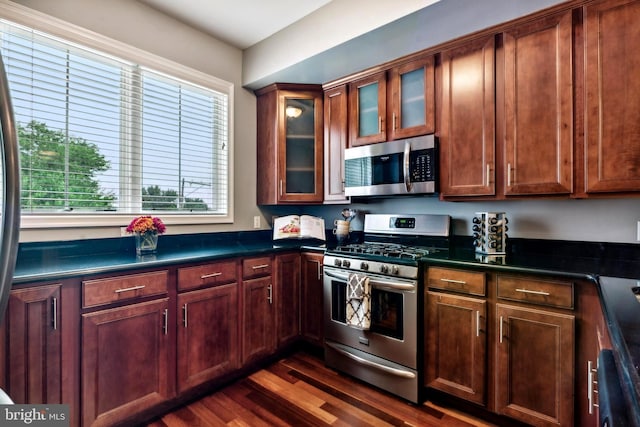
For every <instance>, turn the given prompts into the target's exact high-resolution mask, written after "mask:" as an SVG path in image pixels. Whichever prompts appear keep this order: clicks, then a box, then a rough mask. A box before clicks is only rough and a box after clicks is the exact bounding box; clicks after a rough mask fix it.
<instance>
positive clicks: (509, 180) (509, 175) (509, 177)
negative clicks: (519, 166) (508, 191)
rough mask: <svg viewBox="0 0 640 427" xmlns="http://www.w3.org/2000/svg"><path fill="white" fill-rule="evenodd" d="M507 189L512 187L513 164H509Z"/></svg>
mask: <svg viewBox="0 0 640 427" xmlns="http://www.w3.org/2000/svg"><path fill="white" fill-rule="evenodd" d="M507 187H511V163H508V164H507Z"/></svg>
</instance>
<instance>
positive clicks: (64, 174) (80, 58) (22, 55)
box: [0, 20, 233, 226]
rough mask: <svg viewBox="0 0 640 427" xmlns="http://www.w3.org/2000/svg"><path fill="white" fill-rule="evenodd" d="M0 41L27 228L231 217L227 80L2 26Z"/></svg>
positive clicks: (229, 90)
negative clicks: (138, 218) (194, 78)
mask: <svg viewBox="0 0 640 427" xmlns="http://www.w3.org/2000/svg"><path fill="white" fill-rule="evenodd" d="M0 38H1V39H0V43H1V47H0V52H1V53H2V57H3V60H4V63H5V68H6V72H7V77H8V81H9V89H10V92H11V97H12V101H13V108H14V115H15V118H16V125H17V127H18V136H19V140H20V156H21V186H22V189H21V190H22V193H21V207H22V222H23V225H24V224H25V219H26V220H27V224H35V225H34V226H37V224H38V221H37V220H36V221H29V220H30V219H31V218H38V219H42V221H40V223H41V224H46V225H47V226H51V225H54V226H55V225H59V226H65V225H69V226H73V225H75V226H77V225H92V224H95V225H106V224H107V223H110V222H111V223H121V222H123V221H122V219H121V218H122V215H123V214H126V216H127V218H129V217H131V216H132V215H137V214H140V213H153V214H154V215H156V214H162V215H163V219H165V218H166V219H167V220H168V222H169V223H192V222H194V221H193V219H194V218H197V219H196V221H195V222H196V223H198V222H199V223H202V222H228V221H229V220H230V219H232V211H231V208H230V206H231V204H230V189H231V188H232V186H231V185H230V184H231V183H230V176H231V175H230V170H229V168H230V160H231V156H230V150H231V147H230V144H231V138H230V134H229V128H230V126H229V123H230V117H229V111H230V105H231V93H232V87H233V86H232V85H231V84H228V83H226V82H222V81H219V80H218V79H214V78H211V79H210V80H211V84H207V82H206V81H204V82H202V80H203V79H202V76H198V77H199V79H198V80H201V81H200V82H198V83H194V82H191V81H189V80H187V79H184V78H178V77H175V76H173V75H171V74H170V73H169V72H166V71H164V70H162V69H158V68H151V67H148V66H145V65H144V64H141V63H137V62H135V61H130V60H127V59H124V58H120V57H116V56H114V55H111V54H108V53H104V52H101V51H99V50H96V49H95V48H93V47H92V48H90V47H86V46H82V45H80V44H78V43H76V42H72V41H68V40H64V39H62V38H59V37H54V36H51V35H48V34H45V33H43V32H40V31H37V30H34V29H30V28H27V27H24V26H21V25H17V24H14V23H11V22H8V21H4V20H2V21H0ZM172 66H173V67H176V64H173V65H172ZM183 68H184V67H183ZM186 74H188V71H187V73H186ZM194 74H199V73H197V72H194ZM204 80H206V79H204ZM203 83H204V84H203ZM118 217H120V218H118ZM108 218H112V219H113V218H118V219H117V220H115V221H116V222H114V221H107V222H106V223H105V219H108ZM125 222H126V221H125ZM27 226H28V225H27Z"/></svg>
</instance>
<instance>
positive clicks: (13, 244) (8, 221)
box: [0, 57, 20, 404]
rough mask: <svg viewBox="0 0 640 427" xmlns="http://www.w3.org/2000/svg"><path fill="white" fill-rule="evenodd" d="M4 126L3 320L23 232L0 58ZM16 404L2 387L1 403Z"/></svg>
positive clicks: (16, 156) (16, 151)
mask: <svg viewBox="0 0 640 427" xmlns="http://www.w3.org/2000/svg"><path fill="white" fill-rule="evenodd" d="M0 127H1V131H2V134H1V135H0V137H1V138H2V173H3V177H2V213H1V214H2V218H1V222H2V225H1V226H0V233H1V234H0V263H1V264H2V266H1V268H2V269H1V271H0V319H4V314H5V311H6V308H7V304H8V303H9V292H10V291H11V284H12V282H13V272H14V269H15V265H16V257H17V255H18V237H19V234H20V158H19V157H20V152H19V149H18V135H17V133H16V126H15V118H14V116H13V106H12V103H11V96H10V94H9V84H8V82H7V75H6V73H5V69H4V62H3V61H2V57H0ZM10 403H13V402H12V401H11V399H10V398H9V396H7V394H6V393H5V392H4V391H2V389H0V404H10Z"/></svg>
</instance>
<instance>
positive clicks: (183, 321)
mask: <svg viewBox="0 0 640 427" xmlns="http://www.w3.org/2000/svg"><path fill="white" fill-rule="evenodd" d="M182 323H184V327H185V328H186V327H187V304H186V303H185V304H184V305H183V306H182Z"/></svg>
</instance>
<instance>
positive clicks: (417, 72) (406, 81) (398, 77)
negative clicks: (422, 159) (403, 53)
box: [387, 55, 435, 139]
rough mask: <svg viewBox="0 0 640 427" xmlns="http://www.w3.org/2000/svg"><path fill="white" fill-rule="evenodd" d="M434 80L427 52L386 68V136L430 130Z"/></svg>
mask: <svg viewBox="0 0 640 427" xmlns="http://www.w3.org/2000/svg"><path fill="white" fill-rule="evenodd" d="M434 82H435V80H434V58H433V56H431V55H430V56H427V57H425V58H421V59H416V60H414V61H411V62H408V63H406V64H402V65H399V66H397V67H394V68H392V69H391V70H390V71H389V92H390V99H391V108H390V110H391V111H390V113H391V114H390V118H389V119H387V121H388V122H389V123H390V129H389V139H399V138H407V137H411V136H418V135H424V134H427V133H433V132H434V130H435V95H434V94H435V83H434Z"/></svg>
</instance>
